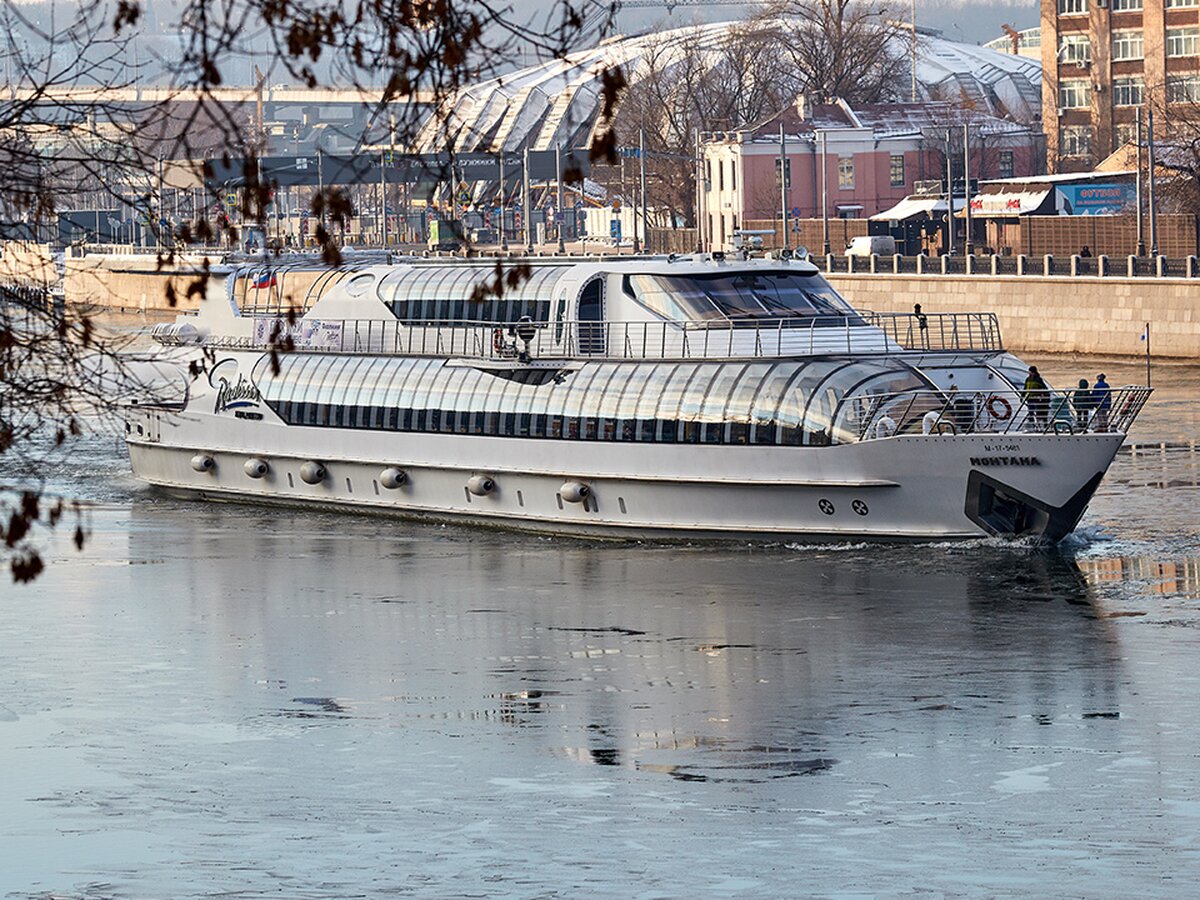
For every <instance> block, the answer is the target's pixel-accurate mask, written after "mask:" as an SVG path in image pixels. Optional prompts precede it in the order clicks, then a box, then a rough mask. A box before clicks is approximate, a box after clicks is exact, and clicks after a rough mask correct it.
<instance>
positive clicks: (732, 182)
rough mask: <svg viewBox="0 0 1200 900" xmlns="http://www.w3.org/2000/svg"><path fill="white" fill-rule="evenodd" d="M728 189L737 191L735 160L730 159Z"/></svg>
mask: <svg viewBox="0 0 1200 900" xmlns="http://www.w3.org/2000/svg"><path fill="white" fill-rule="evenodd" d="M729 189H730V190H731V191H736V190H737V160H736V159H731V160H730V161H729Z"/></svg>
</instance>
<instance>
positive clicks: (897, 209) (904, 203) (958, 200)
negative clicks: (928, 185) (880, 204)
mask: <svg viewBox="0 0 1200 900" xmlns="http://www.w3.org/2000/svg"><path fill="white" fill-rule="evenodd" d="M962 208H963V199H962V197H955V198H954V209H955V211H956V212H957V211H958V210H960V209H962ZM937 214H940V215H945V214H946V198H945V197H939V196H937V195H933V196H921V195H912V196H908V197H905V198H904V199H903V200H901V201H900V202H899V203H897V204H896V205H895V206H893V207H892V208H891V209H885V210H884V211H883V212H880V213H876V214H875V215H873V216H871V219H870V221H872V222H901V221H904V220H905V219H912V218H915V217H916V216H922V215H923V216H927V217H932V216H934V215H937Z"/></svg>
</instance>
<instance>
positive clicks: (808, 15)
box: [763, 0, 909, 103]
mask: <svg viewBox="0 0 1200 900" xmlns="http://www.w3.org/2000/svg"><path fill="white" fill-rule="evenodd" d="M763 16H764V19H765V20H767V21H777V22H779V26H778V27H779V37H780V40H781V41H782V45H783V47H784V48H785V49H786V51H787V54H788V58H789V60H790V62H791V63H792V65H793V66H794V68H795V72H796V78H797V80H798V82H799V89H800V90H801V91H802V92H804V93H806V94H810V95H813V96H814V97H816V98H817V99H818V100H820V101H822V102H826V103H828V102H830V101H832V100H834V99H837V98H841V99H843V100H847V101H849V102H850V103H880V102H884V101H889V100H896V99H899V98H900V97H902V96H903V95H904V94H905V93H906V91H905V90H904V88H906V87H907V85H908V78H907V77H906V76H907V71H908V65H909V62H908V60H906V59H905V58H904V56H903V55H902V54H901V53H899V52H898V51H897V47H899V46H900V42H899V40H898V38H899V37H900V35H901V33H902V32H903V28H904V26H902V25H900V24H899V23H898V21H897V20H896V19H895V18H893V16H892V11H891V9H890V8H889V7H888V6H887V5H886V4H885V3H882V2H877V0H779V2H778V3H777V4H775V5H773V6H771V7H769V8H768V9H767V10H766V11H765V12H764V13H763Z"/></svg>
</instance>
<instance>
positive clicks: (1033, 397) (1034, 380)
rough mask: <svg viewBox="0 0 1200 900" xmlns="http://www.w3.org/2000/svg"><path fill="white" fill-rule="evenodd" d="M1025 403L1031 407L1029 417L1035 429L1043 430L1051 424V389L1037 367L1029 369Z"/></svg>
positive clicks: (1026, 380) (1026, 379)
mask: <svg viewBox="0 0 1200 900" xmlns="http://www.w3.org/2000/svg"><path fill="white" fill-rule="evenodd" d="M1023 396H1024V398H1025V403H1026V405H1027V406H1028V407H1029V416H1030V418H1031V419H1033V424H1034V427H1035V428H1042V427H1045V426H1046V425H1048V424H1049V418H1050V416H1049V412H1050V387H1049V386H1048V385H1047V384H1046V382H1045V380H1043V378H1042V376H1041V373H1040V372H1038V368H1037V366H1030V367H1029V374H1028V375H1026V376H1025V391H1024V394H1023Z"/></svg>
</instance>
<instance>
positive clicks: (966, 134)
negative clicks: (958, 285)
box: [963, 122, 975, 256]
mask: <svg viewBox="0 0 1200 900" xmlns="http://www.w3.org/2000/svg"><path fill="white" fill-rule="evenodd" d="M963 203H964V206H965V209H966V213H967V237H966V243H965V244H964V245H963V255H964V256H971V255H973V254H974V253H975V242H974V241H972V240H971V126H970V125H968V124H967V123H966V122H964V123H963Z"/></svg>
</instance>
